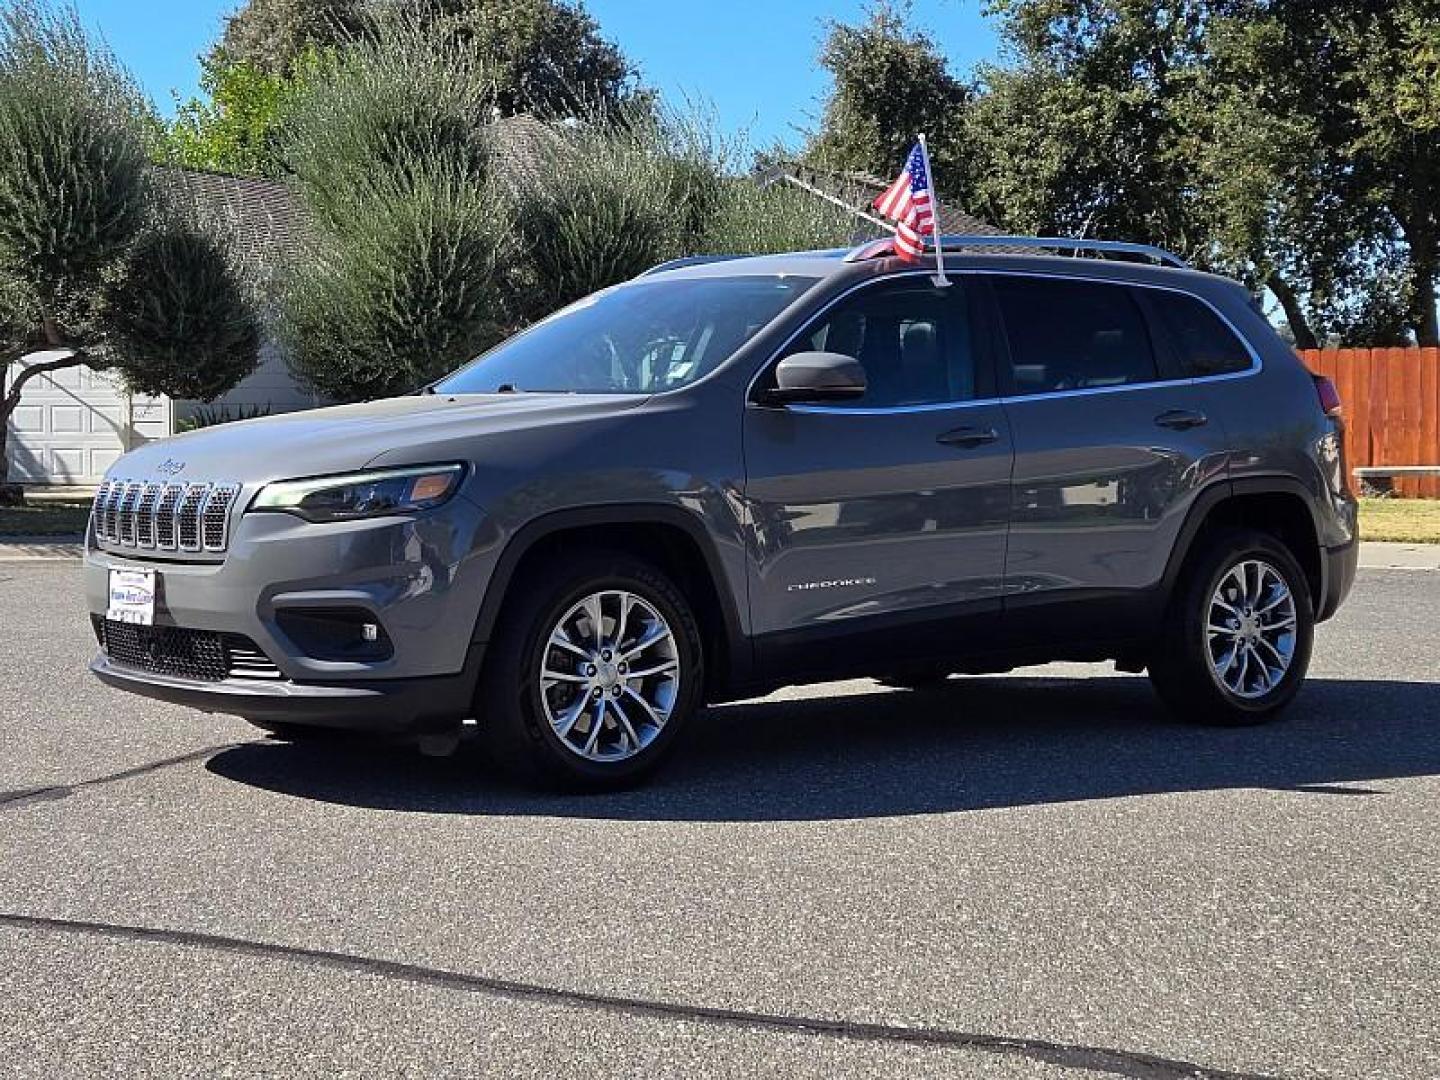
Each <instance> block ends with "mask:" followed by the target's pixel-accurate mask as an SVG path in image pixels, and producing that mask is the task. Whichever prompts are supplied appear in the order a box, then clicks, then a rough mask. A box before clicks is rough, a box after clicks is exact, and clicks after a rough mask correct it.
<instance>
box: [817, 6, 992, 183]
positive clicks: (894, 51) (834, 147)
mask: <svg viewBox="0 0 1440 1080" xmlns="http://www.w3.org/2000/svg"><path fill="white" fill-rule="evenodd" d="M908 11H909V9H908V5H906V6H896V5H895V4H893V3H886V2H879V3H876V4H874V5H873V6H871V7H870V8H869V10H868V11H867V13H866V17H865V21H864V22H862V23H861V24H860V25H858V26H849V25H846V24H845V23H841V22H831V23H830V25H829V27H828V29H827V31H826V35H825V41H824V44H823V46H822V47H821V50H820V64H821V66H822V67H824V68H825V70H826V71H828V72H829V73H830V76H831V78H832V79H833V80H834V89H833V90H832V92H831V94H830V97H829V98H828V100H827V101H826V103H825V111H824V114H823V116H822V118H821V123H820V130H819V132H818V133H817V134H816V135H815V136H814V138H812V139H811V141H810V145H809V147H808V148H807V150H806V155H807V156H808V157H809V158H810V159H811V160H813V161H814V162H815V163H816V164H817V165H822V166H825V167H827V168H832V169H839V170H844V171H850V172H860V173H869V174H871V175H874V176H881V177H889V176H890V174H892V173H893V172H895V170H896V169H897V168H898V167H899V164H900V163H901V162H903V161H904V160H905V155H906V154H907V153H908V152H909V150H910V147H911V146H912V145H913V144H914V142H915V136H916V135H917V134H919V133H923V134H924V135H925V136H926V139H927V141H928V142H929V143H930V149H931V160H932V164H933V165H934V167H935V169H936V171H937V173H939V174H941V175H943V176H945V178H946V185H947V191H950V192H955V193H958V191H959V190H960V189H961V188H963V187H967V186H968V170H967V168H966V154H965V149H966V148H965V142H966V140H965V134H964V130H963V127H962V124H963V121H964V114H965V109H966V105H967V103H968V101H969V98H970V89H969V87H968V86H967V85H966V84H965V83H963V82H961V81H960V80H959V79H957V78H956V77H955V76H954V75H952V74H951V73H950V70H949V68H948V66H947V64H946V62H945V58H944V56H942V55H941V54H940V51H939V49H938V47H937V46H936V44H935V42H934V41H933V40H932V39H931V38H930V37H929V36H927V35H926V34H924V33H923V32H921V31H919V30H916V29H914V28H912V27H911V26H910V24H909V20H908Z"/></svg>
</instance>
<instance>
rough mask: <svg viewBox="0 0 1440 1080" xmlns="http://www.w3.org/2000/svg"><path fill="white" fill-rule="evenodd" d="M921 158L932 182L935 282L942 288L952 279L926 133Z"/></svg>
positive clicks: (931, 231) (931, 211)
mask: <svg viewBox="0 0 1440 1080" xmlns="http://www.w3.org/2000/svg"><path fill="white" fill-rule="evenodd" d="M919 139H920V159H921V160H922V161H924V162H925V178H926V180H928V181H929V184H930V236H931V237H932V238H933V239H934V241H935V277H934V279H933V280H934V282H935V284H936V285H938V286H940V288H942V289H943V288H945V287H947V286H948V285H949V284H950V279H949V278H948V277H946V276H945V252H944V251H943V250H942V249H941V244H940V192H939V191H938V190H937V189H936V185H935V170H934V169H932V168H930V148H929V147H928V146H926V145H925V134H924V132H921V134H920V136H919Z"/></svg>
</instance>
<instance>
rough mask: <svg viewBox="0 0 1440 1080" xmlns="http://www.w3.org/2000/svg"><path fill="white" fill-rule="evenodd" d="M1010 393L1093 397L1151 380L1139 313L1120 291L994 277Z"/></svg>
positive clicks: (1154, 375)
mask: <svg viewBox="0 0 1440 1080" xmlns="http://www.w3.org/2000/svg"><path fill="white" fill-rule="evenodd" d="M993 281H994V288H995V297H996V300H997V301H998V302H999V305H1000V313H1001V316H1002V318H1003V319H1004V320H1005V333H1006V336H1007V337H1008V339H1009V342H1010V362H1011V365H1012V368H1013V375H1014V384H1015V393H1017V394H1045V393H1053V392H1056V391H1061V390H1095V389H1102V388H1104V387H1108V386H1125V385H1127V384H1129V383H1145V382H1154V381H1156V380H1157V379H1158V378H1159V374H1158V372H1157V369H1156V366H1155V351H1154V349H1153V348H1152V347H1151V344H1150V334H1149V331H1148V330H1147V329H1146V326H1145V318H1144V316H1143V315H1142V314H1141V311H1140V307H1139V305H1138V304H1136V302H1135V300H1134V298H1133V297H1132V296H1131V295H1130V290H1129V289H1127V288H1126V287H1125V286H1123V285H1108V284H1103V283H1097V282H1090V281H1066V280H1063V279H1059V278H1024V277H1005V276H1003V275H1001V276H997V277H995V278H994V279H993Z"/></svg>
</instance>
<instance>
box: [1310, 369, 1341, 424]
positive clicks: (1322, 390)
mask: <svg viewBox="0 0 1440 1080" xmlns="http://www.w3.org/2000/svg"><path fill="white" fill-rule="evenodd" d="M1311 377H1312V378H1313V379H1314V380H1315V393H1316V394H1318V395H1319V397H1320V408H1321V410H1322V411H1323V412H1324V413H1325V415H1326V416H1339V415H1340V391H1339V390H1336V389H1335V384H1334V383H1333V382H1331V381H1330V380H1329V379H1327V378H1326V377H1325V376H1324V375H1314V376H1311Z"/></svg>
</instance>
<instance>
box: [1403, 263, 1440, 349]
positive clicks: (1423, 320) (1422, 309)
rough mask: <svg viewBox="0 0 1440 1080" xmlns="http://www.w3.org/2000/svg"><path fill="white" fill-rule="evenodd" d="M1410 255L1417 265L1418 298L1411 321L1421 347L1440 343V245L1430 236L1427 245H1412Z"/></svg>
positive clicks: (1432, 346)
mask: <svg viewBox="0 0 1440 1080" xmlns="http://www.w3.org/2000/svg"><path fill="white" fill-rule="evenodd" d="M1410 257H1411V259H1412V260H1413V262H1414V266H1415V301H1414V307H1413V309H1412V314H1411V322H1412V323H1413V325H1414V327H1415V337H1416V339H1417V340H1418V341H1419V343H1420V344H1421V345H1422V346H1428V347H1430V348H1434V347H1435V346H1437V345H1440V312H1437V310H1436V297H1435V290H1436V289H1437V288H1440V245H1437V244H1436V241H1435V238H1434V237H1433V236H1432V237H1428V238H1427V239H1426V242H1425V243H1424V244H1419V245H1417V244H1411V246H1410Z"/></svg>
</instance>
